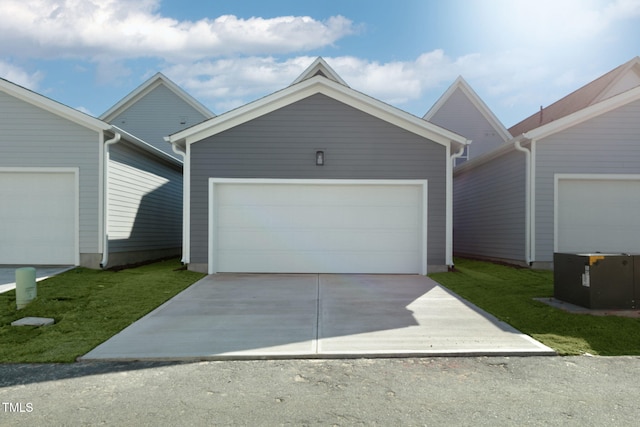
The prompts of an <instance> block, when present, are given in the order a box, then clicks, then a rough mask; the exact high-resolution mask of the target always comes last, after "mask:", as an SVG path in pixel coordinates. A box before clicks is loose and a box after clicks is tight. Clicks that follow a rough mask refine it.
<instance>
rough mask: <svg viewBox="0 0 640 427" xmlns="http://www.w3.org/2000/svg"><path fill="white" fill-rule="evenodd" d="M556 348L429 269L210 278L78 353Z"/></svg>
mask: <svg viewBox="0 0 640 427" xmlns="http://www.w3.org/2000/svg"><path fill="white" fill-rule="evenodd" d="M529 354H538V355H542V354H555V353H554V352H553V351H552V350H551V349H549V348H548V347H545V346H543V345H542V344H540V343H538V342H537V341H534V340H533V339H531V338H530V337H528V336H526V335H523V334H521V333H519V332H518V331H516V330H515V329H513V328H512V327H510V326H509V325H507V324H506V323H504V322H500V321H498V320H497V319H495V318H493V317H492V316H490V315H488V314H487V313H485V312H483V311H481V310H480V309H478V308H477V307H475V306H472V305H471V304H469V303H467V302H465V301H463V300H462V299H461V298H459V297H458V296H456V295H455V294H453V293H451V292H449V291H447V290H445V289H444V288H442V287H441V286H440V285H438V284H437V283H436V282H434V281H433V280H431V279H429V278H428V277H424V276H411V275H349V274H335V275H325V274H320V275H318V274H219V275H213V276H208V277H206V278H204V279H203V280H201V281H199V282H197V283H196V284H194V285H192V286H191V287H189V288H188V289H187V290H185V291H183V292H182V293H180V294H178V295H177V296H176V297H174V298H173V299H172V300H170V301H168V302H167V303H165V304H164V305H162V306H160V307H159V308H158V309H156V310H155V311H153V312H151V313H149V314H148V315H147V316H145V317H144V318H142V319H140V320H139V321H138V322H136V323H134V324H133V325H131V326H130V327H128V328H126V329H125V330H123V331H122V332H121V333H119V334H118V335H116V336H114V337H113V338H111V339H110V340H108V341H106V342H105V343H103V344H101V345H100V346H98V347H96V348H95V349H94V350H92V351H91V352H89V353H88V354H86V355H85V356H83V357H82V358H81V360H85V361H86V360H187V361H188V360H225V359H261V358H294V357H305V358H312V357H367V356H379V357H381V356H395V357H399V356H419V355H425V356H427V355H529Z"/></svg>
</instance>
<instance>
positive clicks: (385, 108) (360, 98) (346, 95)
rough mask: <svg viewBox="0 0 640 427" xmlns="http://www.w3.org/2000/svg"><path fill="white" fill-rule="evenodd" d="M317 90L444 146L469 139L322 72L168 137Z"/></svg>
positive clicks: (191, 135)
mask: <svg viewBox="0 0 640 427" xmlns="http://www.w3.org/2000/svg"><path fill="white" fill-rule="evenodd" d="M317 93H321V94H324V95H326V96H328V97H330V98H333V99H335V100H337V101H340V102H342V103H344V104H346V105H349V106H351V107H354V108H356V109H358V110H360V111H362V112H365V113H367V114H370V115H372V116H374V117H377V118H379V119H381V120H384V121H386V122H388V123H391V124H393V125H396V126H398V127H400V128H403V129H405V130H407V131H409V132H412V133H415V134H417V135H420V136H423V137H425V138H427V139H430V140H432V141H434V142H437V143H439V144H441V145H444V146H448V145H449V144H451V143H452V142H453V143H457V144H460V145H467V144H468V143H469V142H470V141H468V140H467V139H466V138H465V137H463V136H461V135H458V134H456V133H454V132H451V131H449V130H447V129H444V128H441V127H440V126H436V125H435V124H433V123H430V122H427V121H425V120H422V119H421V118H419V117H416V116H413V115H411V114H409V113H407V112H404V111H402V110H399V109H397V108H395V107H392V106H390V105H388V104H385V103H383V102H382V101H378V100H376V99H374V98H371V97H369V96H367V95H364V94H362V93H360V92H357V91H355V90H353V89H350V88H348V87H346V86H344V85H341V84H339V83H336V82H334V81H332V80H329V79H327V78H325V77H321V76H316V77H312V78H309V79H307V80H304V81H302V82H300V83H298V84H296V85H293V86H289V87H287V88H285V89H283V90H281V91H279V92H275V93H273V94H271V95H268V96H266V97H264V98H262V99H259V100H257V101H255V102H252V103H250V104H247V105H245V106H243V107H240V108H237V109H235V110H232V111H230V112H228V113H225V114H222V115H220V116H218V117H215V118H213V119H210V120H208V121H206V122H203V123H201V124H199V125H195V126H193V127H191V128H188V129H185V130H184V131H182V132H178V133H176V134H173V135H171V136H170V137H169V138H168V141H169V142H171V143H178V144H182V143H186V144H193V143H195V142H198V141H201V140H203V139H205V138H208V137H210V136H213V135H216V134H218V133H220V132H223V131H225V130H228V129H230V128H233V127H235V126H238V125H240V124H242V123H245V122H248V121H250V120H253V119H255V118H257V117H260V116H263V115H265V114H267V113H270V112H272V111H275V110H277V109H279V108H282V107H285V106H287V105H290V104H292V103H294V102H297V101H300V100H302V99H304V98H307V97H309V96H311V95H314V94H317Z"/></svg>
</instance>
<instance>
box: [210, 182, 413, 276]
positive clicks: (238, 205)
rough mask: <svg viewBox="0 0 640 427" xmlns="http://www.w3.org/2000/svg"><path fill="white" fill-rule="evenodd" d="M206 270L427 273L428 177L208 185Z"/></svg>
mask: <svg viewBox="0 0 640 427" xmlns="http://www.w3.org/2000/svg"><path fill="white" fill-rule="evenodd" d="M211 191H212V194H213V196H214V197H213V199H212V203H211V207H210V208H211V209H212V212H213V213H214V215H212V217H211V221H212V227H210V230H212V236H211V238H210V245H209V246H210V260H209V262H210V271H211V272H212V273H213V272H254V273H258V272H261V273H417V274H420V273H422V274H426V255H425V253H426V232H424V233H423V231H424V230H425V227H426V213H425V212H426V207H424V206H423V204H426V181H420V182H417V183H416V182H414V183H406V182H405V183H403V184H402V185H398V183H394V184H393V185H392V184H381V183H379V182H377V183H371V182H367V183H366V184H365V183H363V182H359V183H354V182H348V183H345V182H331V183H326V182H325V183H322V184H317V183H307V182H305V183H298V184H290V183H285V182H269V183H264V182H263V183H253V182H247V183H233V184H231V183H216V184H215V185H214V183H212V185H211Z"/></svg>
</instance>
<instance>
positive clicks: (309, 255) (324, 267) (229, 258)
mask: <svg viewBox="0 0 640 427" xmlns="http://www.w3.org/2000/svg"><path fill="white" fill-rule="evenodd" d="M218 262H219V263H220V265H223V266H225V268H224V270H221V271H228V272H239V271H240V272H246V273H282V272H283V270H282V268H283V266H286V270H285V271H284V272H286V273H309V272H314V273H353V272H362V271H366V272H367V273H371V274H406V273H407V272H414V271H413V270H414V269H415V265H416V263H418V262H419V260H418V259H417V256H416V254H415V252H406V253H403V252H396V253H394V254H392V255H389V254H388V253H382V252H380V253H373V254H372V253H370V252H368V253H366V254H365V253H362V252H358V251H334V252H331V253H328V252H325V251H270V252H268V253H264V252H253V251H247V250H242V251H237V252H234V251H225V252H223V253H221V254H220V257H219V261H218ZM414 273H416V272H414Z"/></svg>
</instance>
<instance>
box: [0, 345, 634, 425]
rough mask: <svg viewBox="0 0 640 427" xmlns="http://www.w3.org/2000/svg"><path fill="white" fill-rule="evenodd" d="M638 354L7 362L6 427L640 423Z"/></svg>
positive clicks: (0, 391)
mask: <svg viewBox="0 0 640 427" xmlns="http://www.w3.org/2000/svg"><path fill="white" fill-rule="evenodd" d="M639 417H640V357H615V358H601V357H586V356H583V357H526V358H514V357H511V358H509V357H489V358H486V357H485V358H462V357H461V358H424V359H415V358H414V359H346V360H268V361H221V362H199V363H179V364H175V363H157V362H156V363H76V364H69V365H0V425H1V426H14V425H16V426H22V425H24V426H52V425H59V426H63V425H69V426H81V425H118V426H147V425H148V426H165V425H166V426H182V425H184V426H187V425H189V426H210V425H248V426H249V425H250V426H259V425H265V426H271V425H295V426H304V425H383V426H391V425H394V426H395V425H429V426H432V425H437V426H440V425H447V426H450V425H473V426H485V425H486V426H501V425H507V426H515V425H517V426H523V425H563V426H566V425H575V426H614V425H615V426H627V425H628V426H632V425H633V426H635V425H638V418H639Z"/></svg>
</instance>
